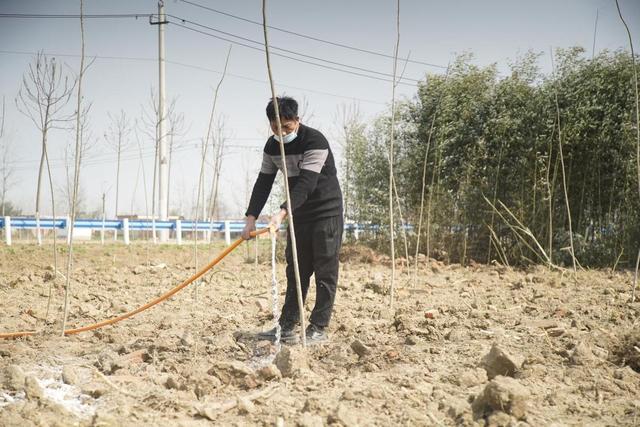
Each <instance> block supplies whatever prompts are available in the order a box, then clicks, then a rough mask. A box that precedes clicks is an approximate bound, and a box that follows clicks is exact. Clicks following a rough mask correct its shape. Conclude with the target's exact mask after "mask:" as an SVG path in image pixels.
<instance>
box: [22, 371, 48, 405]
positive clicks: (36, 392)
mask: <svg viewBox="0 0 640 427" xmlns="http://www.w3.org/2000/svg"><path fill="white" fill-rule="evenodd" d="M24 393H25V394H26V395H27V399H29V400H33V399H42V398H43V397H44V393H43V391H42V387H40V384H38V380H37V379H36V377H33V376H28V377H26V378H25V379H24Z"/></svg>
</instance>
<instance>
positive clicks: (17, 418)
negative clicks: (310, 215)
mask: <svg viewBox="0 0 640 427" xmlns="http://www.w3.org/2000/svg"><path fill="white" fill-rule="evenodd" d="M263 243H267V242H263ZM263 246H264V247H263V249H261V259H260V264H258V265H255V264H254V263H252V262H251V263H249V262H246V261H245V250H244V249H242V248H241V249H238V250H237V251H236V252H235V253H232V254H231V255H230V256H229V257H227V258H226V259H225V260H224V261H223V262H222V263H221V264H219V265H218V266H217V267H215V268H214V270H213V271H212V272H211V273H209V274H208V275H206V276H205V279H204V280H203V281H202V282H201V283H200V284H199V285H198V286H197V288H196V287H195V286H193V285H192V286H190V287H188V288H186V289H185V290H183V291H182V292H180V293H178V294H176V295H175V296H173V297H172V298H171V299H169V300H168V301H166V302H164V303H162V304H160V305H158V306H156V307H153V308H151V309H149V310H147V311H145V312H143V313H141V314H138V315H137V316H135V317H133V318H131V319H128V320H125V321H123V322H120V323H118V324H116V325H114V326H107V327H105V328H102V329H98V330H95V331H91V332H85V333H81V334H78V335H72V336H68V337H64V338H63V337H60V336H59V332H60V324H59V323H58V322H59V320H60V318H61V317H62V315H61V313H62V304H63V296H62V284H63V283H64V279H63V278H62V277H60V278H59V279H57V281H56V282H55V285H54V287H53V300H52V304H51V313H50V314H49V321H50V323H47V322H46V308H47V295H48V292H49V286H50V284H52V283H53V280H52V278H53V269H52V268H50V267H49V266H50V265H51V264H52V256H51V249H50V248H47V247H45V248H38V247H36V246H34V245H26V244H24V245H20V244H18V245H15V246H13V247H11V248H8V247H6V246H2V247H0V313H2V314H1V317H0V332H13V331H17V330H37V331H38V334H37V335H35V336H31V337H26V338H20V339H15V340H7V341H0V380H1V381H0V425H3V426H5V425H6V426H29V425H60V426H67V425H79V426H91V425H95V426H121V425H122V426H129V425H130V426H134V425H136V426H139V425H163V426H164V425H180V426H196V425H213V424H215V425H284V426H295V425H299V426H323V425H343V426H357V425H379V426H393V425H491V426H507V425H522V426H524V425H531V426H542V425H558V426H560V425H585V424H588V425H611V426H620V425H638V423H640V397H639V396H640V374H639V373H638V370H640V326H639V324H638V318H639V316H640V303H638V302H635V303H631V302H630V299H631V275H630V274H629V273H628V272H623V273H620V272H616V273H611V272H609V271H582V272H579V273H578V274H577V275H575V276H574V275H573V274H572V273H571V272H569V271H549V270H547V269H545V268H542V267H537V268H535V269H532V270H528V271H521V270H514V269H511V268H507V267H502V266H480V265H473V266H467V267H462V266H459V265H448V266H447V265H443V264H441V263H439V262H437V261H433V260H426V259H420V260H419V261H420V262H419V269H418V275H417V277H415V278H414V277H413V268H410V269H404V271H403V269H402V268H400V269H399V271H400V272H399V273H398V278H397V288H396V292H395V301H394V304H393V307H392V308H391V307H390V306H389V295H388V285H389V282H390V280H389V278H390V274H391V269H390V267H389V266H388V262H386V260H385V259H384V258H383V257H376V256H375V254H371V253H369V252H367V251H364V250H363V251H359V250H358V249H357V248H355V249H354V248H346V250H345V252H344V254H345V255H346V258H347V259H345V260H344V263H342V265H341V272H340V283H339V290H338V295H337V300H336V307H335V312H334V318H333V320H332V323H331V326H330V329H329V334H330V341H329V342H327V343H323V344H318V345H315V346H310V347H308V348H307V349H303V348H302V347H301V346H299V345H298V346H290V347H287V346H284V347H282V349H281V350H280V351H279V352H278V354H277V356H275V359H274V355H275V353H276V351H277V349H276V348H275V347H274V346H273V345H272V344H270V343H268V342H264V341H262V342H261V341H256V340H255V339H254V338H253V333H255V332H256V331H259V330H262V329H267V328H270V327H272V324H273V318H272V314H271V310H272V306H271V300H270V295H271V266H270V263H269V255H270V254H269V253H268V248H267V245H266V244H265V245H263ZM221 249H222V246H220V245H216V246H214V247H204V246H203V247H202V248H201V249H200V250H199V258H200V260H201V263H200V265H204V263H206V261H207V260H208V259H211V258H212V257H213V256H214V255H215V254H216V253H217V252H218V251H220V250H221ZM60 259H61V260H60V263H61V264H62V260H63V259H64V257H63V256H62V257H61V258H60ZM75 260H76V262H75V266H74V273H73V280H72V286H71V293H72V297H71V299H70V312H69V323H68V324H69V327H76V326H81V325H85V324H88V323H93V322H96V321H100V320H103V319H105V318H109V317H112V316H116V315H118V314H121V313H124V312H126V311H129V310H132V309H134V308H136V307H138V306H140V305H142V304H144V303H146V302H147V301H149V300H151V299H153V298H155V297H157V296H158V295H160V294H161V293H163V292H165V291H166V290H168V289H170V288H171V287H173V286H175V285H177V284H178V283H180V282H181V281H182V280H184V279H185V278H187V277H189V276H191V275H192V274H193V273H194V271H195V270H194V267H193V247H189V246H183V247H177V246H161V245H158V246H151V245H147V244H136V245H132V246H131V247H124V246H119V245H109V246H100V245H97V244H81V245H78V246H77V249H76V257H75ZM385 264H386V265H385ZM278 277H279V280H280V291H281V292H280V303H282V301H283V298H284V295H283V291H284V285H285V284H284V266H283V265H282V264H280V265H279V266H278ZM312 287H313V284H312ZM196 289H197V291H196ZM313 296H314V290H313V289H311V290H310V298H309V301H307V311H309V310H310V308H311V307H312V306H313ZM307 314H308V313H307Z"/></svg>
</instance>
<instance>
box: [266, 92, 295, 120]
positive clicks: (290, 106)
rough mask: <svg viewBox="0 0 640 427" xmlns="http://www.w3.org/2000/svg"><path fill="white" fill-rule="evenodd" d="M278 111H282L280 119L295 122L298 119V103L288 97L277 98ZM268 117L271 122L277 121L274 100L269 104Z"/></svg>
mask: <svg viewBox="0 0 640 427" xmlns="http://www.w3.org/2000/svg"><path fill="white" fill-rule="evenodd" d="M276 99H277V100H278V109H279V110H280V118H281V119H287V120H293V119H295V118H297V117H298V103H297V102H296V100H295V99H293V98H290V97H288V96H282V97H277V98H276ZM267 117H268V118H269V121H270V122H273V121H275V120H276V109H275V107H274V105H273V99H271V100H270V101H269V103H268V104H267Z"/></svg>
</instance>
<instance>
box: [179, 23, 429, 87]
mask: <svg viewBox="0 0 640 427" xmlns="http://www.w3.org/2000/svg"><path fill="white" fill-rule="evenodd" d="M170 23H171V24H172V25H176V26H178V27H181V28H184V29H187V30H190V31H194V32H196V33H200V34H203V35H206V36H209V37H213V38H216V39H219V40H224V41H226V42H229V43H233V44H236V45H239V46H243V47H246V48H249V49H253V50H257V51H260V52H263V49H261V48H258V47H255V46H251V45H248V44H245V43H241V42H238V41H235V40H231V39H228V38H225V37H220V36H216V35H215V34H211V33H207V32H206V31H202V30H198V29H196V28H191V27H188V26H186V25H182V24H179V23H177V22H173V21H171V22H170ZM273 55H275V56H280V57H283V58H287V59H291V60H293V61H298V62H303V63H305V64H310V65H315V66H316V67H321V68H326V69H329V70H333V71H339V72H342V73H347V74H352V75H355V76H360V77H366V78H368V79H373V80H380V81H383V82H388V83H391V82H392V81H391V80H389V79H384V78H381V77H376V76H371V75H368V74H363V73H358V72H355V71H349V70H343V69H341V68H336V67H332V66H329V65H324V64H318V63H316V62H311V61H307V60H304V59H300V58H294V57H292V56H288V55H283V54H281V53H275V52H274V53H273ZM416 81H417V80H416ZM398 84H402V85H407V86H411V87H415V86H416V85H415V84H412V83H406V82H403V81H400V82H398Z"/></svg>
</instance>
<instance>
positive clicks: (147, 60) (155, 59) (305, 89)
mask: <svg viewBox="0 0 640 427" xmlns="http://www.w3.org/2000/svg"><path fill="white" fill-rule="evenodd" d="M43 53H44V54H45V55H49V56H59V57H68V58H79V57H80V55H76V54H67V53H53V52H43ZM0 54H8V55H36V54H37V52H26V51H15V50H0ZM86 56H87V57H90V58H95V59H110V60H124V61H143V62H158V58H144V57H133V56H103V55H86ZM165 62H166V63H167V64H173V65H178V66H180V67H185V68H191V69H194V70H200V71H205V72H209V73H215V74H222V72H221V71H218V70H214V69H211V68H207V67H202V66H200V65H193V64H187V63H184V62H178V61H171V60H167V59H165ZM227 75H228V76H230V77H233V78H237V79H242V80H247V81H251V82H256V83H264V84H268V82H267V81H266V80H260V79H254V78H252V77H247V76H243V75H241V74H234V73H227ZM279 86H281V87H284V88H287V89H293V90H299V91H304V92H309V93H315V94H318V95H326V96H331V97H334V98H342V99H348V100H353V101H360V102H364V103H367V104H376V105H386V103H385V102H382V101H375V100H373V99H365V98H357V97H354V96H349V95H340V94H336V93H331V92H324V91H320V90H316V89H308V88H304V87H299V86H292V85H286V84H280V85H279Z"/></svg>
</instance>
